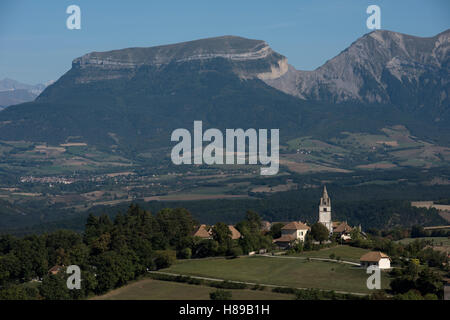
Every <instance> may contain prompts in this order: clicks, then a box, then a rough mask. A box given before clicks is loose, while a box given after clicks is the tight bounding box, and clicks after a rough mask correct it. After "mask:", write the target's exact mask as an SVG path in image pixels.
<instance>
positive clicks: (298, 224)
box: [281, 221, 311, 230]
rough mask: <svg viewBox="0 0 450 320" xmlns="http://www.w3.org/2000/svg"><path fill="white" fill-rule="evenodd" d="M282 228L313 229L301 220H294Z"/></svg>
mask: <svg viewBox="0 0 450 320" xmlns="http://www.w3.org/2000/svg"><path fill="white" fill-rule="evenodd" d="M281 229H282V230H309V229H311V228H310V227H308V226H307V225H306V224H304V223H301V222H297V221H293V222H289V223H288V224H287V225H285V226H284V227H283V228H281Z"/></svg>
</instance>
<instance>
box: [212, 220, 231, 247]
mask: <svg viewBox="0 0 450 320" xmlns="http://www.w3.org/2000/svg"><path fill="white" fill-rule="evenodd" d="M212 236H213V238H214V240H216V241H217V243H218V244H219V254H225V253H226V252H227V251H229V250H230V248H231V245H232V240H231V231H230V229H229V228H228V226H227V225H226V224H225V223H223V222H218V223H216V225H215V226H214V227H213V229H212Z"/></svg>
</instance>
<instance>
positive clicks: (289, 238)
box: [273, 234, 295, 242]
mask: <svg viewBox="0 0 450 320" xmlns="http://www.w3.org/2000/svg"><path fill="white" fill-rule="evenodd" d="M294 240H295V238H294V236H292V235H290V234H284V235H282V236H281V237H279V238H277V239H274V240H273V242H291V241H294Z"/></svg>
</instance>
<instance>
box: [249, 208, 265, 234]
mask: <svg viewBox="0 0 450 320" xmlns="http://www.w3.org/2000/svg"><path fill="white" fill-rule="evenodd" d="M245 221H246V222H247V226H248V228H249V229H250V231H251V232H253V233H256V232H259V231H261V225H262V221H261V217H260V216H259V214H257V213H256V212H255V211H252V210H248V211H247V213H246V214H245Z"/></svg>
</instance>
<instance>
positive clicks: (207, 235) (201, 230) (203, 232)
mask: <svg viewBox="0 0 450 320" xmlns="http://www.w3.org/2000/svg"><path fill="white" fill-rule="evenodd" d="M192 236H193V237H198V238H202V239H212V233H211V230H208V229H207V228H206V225H205V224H202V225H200V226H199V227H198V229H197V230H196V231H195V232H194V234H193V235H192Z"/></svg>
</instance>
